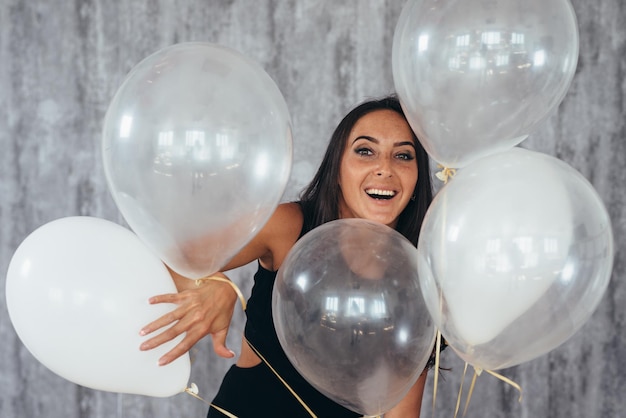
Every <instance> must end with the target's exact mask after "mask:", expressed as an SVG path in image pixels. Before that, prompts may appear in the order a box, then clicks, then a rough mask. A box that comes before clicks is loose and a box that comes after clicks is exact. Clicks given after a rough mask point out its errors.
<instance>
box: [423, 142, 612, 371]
mask: <svg viewBox="0 0 626 418" xmlns="http://www.w3.org/2000/svg"><path fill="white" fill-rule="evenodd" d="M418 254H419V263H418V266H419V273H420V274H419V277H420V282H421V284H422V286H423V289H424V295H425V298H426V301H427V305H428V307H429V311H430V312H431V314H432V315H433V317H434V318H435V322H436V323H437V326H438V327H439V329H440V330H441V332H442V335H443V336H444V337H445V338H446V340H447V341H448V343H449V344H450V346H451V347H452V348H453V349H454V350H455V351H456V352H457V353H459V355H460V356H461V357H462V358H464V359H465V360H466V361H468V362H469V363H470V364H473V365H475V366H477V367H480V368H483V369H491V370H495V369H500V368H504V367H509V366H513V365H516V364H519V363H521V362H523V361H526V360H530V359H532V358H535V357H537V356H539V355H541V354H544V353H546V352H548V351H550V350H552V349H553V348H555V347H556V346H558V345H559V344H561V343H562V342H563V341H565V340H566V339H567V338H569V337H570V336H571V335H573V334H574V332H575V331H576V330H577V329H578V328H580V326H582V324H583V323H584V321H586V320H587V319H588V317H589V316H590V315H591V313H592V312H593V311H594V310H595V308H596V306H597V304H598V303H599V301H600V299H601V297H602V295H603V293H604V291H605V289H606V287H607V285H608V280H609V278H610V274H611V268H612V260H613V239H612V232H611V224H610V219H609V217H608V213H607V211H606V208H605V207H604V205H603V204H602V201H601V200H600V198H599V197H598V195H597V193H596V192H595V190H594V189H593V187H592V186H591V185H590V184H589V182H588V181H587V180H586V179H585V178H584V177H583V176H582V175H580V173H578V172H576V171H575V170H574V169H573V168H571V167H569V166H568V165H567V164H565V163H564V162H562V161H560V160H558V159H556V158H553V157H550V156H547V155H545V154H541V153H536V152H532V151H528V150H524V149H521V148H513V149H511V150H509V151H505V152H502V153H498V154H494V155H491V156H489V157H485V158H482V159H479V160H477V161H475V162H473V163H471V164H470V165H468V166H467V167H464V168H463V169H461V170H459V172H458V174H457V175H456V176H455V177H453V178H452V179H451V180H450V182H449V183H448V184H446V185H445V186H444V187H443V188H442V189H441V191H440V192H439V194H438V195H437V196H436V198H435V199H434V201H433V203H432V205H431V207H430V208H429V210H428V213H427V215H426V218H425V220H424V223H423V225H422V230H421V234H420V239H419V243H418Z"/></svg>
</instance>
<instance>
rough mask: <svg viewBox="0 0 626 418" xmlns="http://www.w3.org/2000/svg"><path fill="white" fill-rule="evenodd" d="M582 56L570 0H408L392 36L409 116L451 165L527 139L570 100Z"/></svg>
mask: <svg viewBox="0 0 626 418" xmlns="http://www.w3.org/2000/svg"><path fill="white" fill-rule="evenodd" d="M577 61H578V28H577V22H576V16H575V14H574V10H573V8H572V6H571V4H570V2H569V0H550V1H544V0H528V1H523V2H516V1H509V0H494V1H489V2H485V1H482V0H409V2H408V3H407V4H406V5H405V7H404V9H403V10H402V13H401V16H400V19H399V21H398V24H397V26H396V31H395V34H394V40H393V59H392V64H393V76H394V83H395V86H396V91H397V92H398V95H399V97H400V101H401V103H402V106H403V108H404V110H405V112H406V114H407V118H408V120H409V122H410V124H411V127H412V128H413V130H414V131H415V132H416V133H417V136H418V137H419V138H420V140H421V141H422V143H423V145H424V147H425V149H426V150H427V151H428V153H429V154H430V155H431V157H433V158H434V159H435V160H436V161H437V162H439V163H440V164H442V165H444V166H446V167H462V166H465V165H467V164H468V163H469V162H471V161H473V160H476V159H477V158H480V157H482V156H486V155H488V154H491V153H494V152H497V151H503V150H506V149H509V148H511V147H512V146H514V145H516V144H518V143H520V142H521V141H523V140H524V139H525V138H526V137H527V136H528V134H529V133H530V132H531V131H532V130H533V129H534V128H535V127H536V126H537V125H538V124H539V123H541V122H543V121H544V120H545V119H546V118H547V117H548V116H549V115H550V114H551V113H552V111H553V110H554V109H556V107H557V106H558V105H559V103H560V102H561V101H562V99H563V97H564V96H565V93H566V92H567V89H568V88H569V85H570V84H571V81H572V78H573V76H574V73H575V70H576V65H577Z"/></svg>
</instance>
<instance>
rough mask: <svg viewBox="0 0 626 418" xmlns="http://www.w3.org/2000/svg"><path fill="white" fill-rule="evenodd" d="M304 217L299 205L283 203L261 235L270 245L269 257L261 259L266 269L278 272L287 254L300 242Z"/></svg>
mask: <svg viewBox="0 0 626 418" xmlns="http://www.w3.org/2000/svg"><path fill="white" fill-rule="evenodd" d="M303 222H304V216H303V214H302V209H301V208H300V205H299V204H298V203H293V202H291V203H282V204H280V205H278V207H277V208H276V211H275V212H274V214H273V215H272V217H271V218H270V220H269V221H268V222H267V224H266V225H265V227H264V228H263V231H262V232H261V234H263V235H264V237H265V238H264V241H265V242H266V243H267V245H268V249H269V252H268V254H267V255H268V256H267V257H261V262H262V264H263V265H264V267H266V268H268V269H271V270H278V268H279V267H280V265H281V264H282V262H283V260H284V258H285V257H286V256H287V253H288V252H289V250H290V249H291V247H292V246H293V244H295V242H296V241H297V240H298V237H299V236H300V232H301V231H302V224H303Z"/></svg>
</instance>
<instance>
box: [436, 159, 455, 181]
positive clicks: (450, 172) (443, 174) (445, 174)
mask: <svg viewBox="0 0 626 418" xmlns="http://www.w3.org/2000/svg"><path fill="white" fill-rule="evenodd" d="M437 168H441V169H442V170H441V171H438V172H436V173H435V176H436V177H437V178H438V179H439V180H441V181H443V183H444V184H446V183H447V182H448V180H449V179H451V178H452V177H454V176H455V175H456V168H449V167H444V166H442V165H441V164H437Z"/></svg>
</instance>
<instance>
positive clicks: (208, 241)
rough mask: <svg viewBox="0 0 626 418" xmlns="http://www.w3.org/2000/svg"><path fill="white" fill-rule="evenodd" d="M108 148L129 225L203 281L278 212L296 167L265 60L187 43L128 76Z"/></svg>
mask: <svg viewBox="0 0 626 418" xmlns="http://www.w3.org/2000/svg"><path fill="white" fill-rule="evenodd" d="M102 149H103V157H104V168H105V173H106V177H107V181H108V185H109V189H110V190H111V193H112V195H113V198H114V200H115V202H116V204H117V206H118V208H119V210H120V211H121V213H122V215H123V216H124V219H125V220H126V222H127V223H128V225H129V226H130V227H131V228H132V229H133V231H134V232H135V233H136V234H137V235H138V236H139V237H140V238H141V239H142V240H143V241H144V242H145V243H146V245H147V246H149V247H150V248H151V249H152V250H153V251H154V252H155V253H156V254H157V255H158V256H159V257H160V258H161V259H162V260H163V261H164V262H165V263H166V264H167V265H168V266H170V267H171V268H172V269H173V270H175V271H176V272H178V273H180V274H182V275H183V276H186V277H189V278H191V279H196V278H199V277H203V276H206V275H209V274H212V273H214V272H215V271H218V270H220V269H221V268H222V267H223V266H224V265H225V264H226V263H227V262H228V260H230V258H232V256H234V255H235V254H236V253H237V252H238V251H239V250H240V249H241V248H242V247H243V246H244V245H245V244H247V243H248V242H249V240H250V239H252V237H253V236H254V235H255V234H256V233H257V232H258V231H259V230H260V229H261V227H262V226H263V225H264V224H265V222H267V220H268V219H269V217H270V216H271V214H272V213H273V212H274V210H275V208H276V206H277V205H278V203H279V201H280V199H281V197H282V194H283V192H284V189H285V186H286V184H287V181H288V179H289V173H290V170H291V162H292V136H291V121H290V117H289V113H288V109H287V106H286V103H285V101H284V98H283V96H282V95H281V93H280V91H279V89H278V87H277V86H276V84H275V83H274V82H273V80H272V79H271V78H270V76H269V75H268V74H267V73H266V72H265V71H264V70H263V69H262V68H261V66H260V65H258V64H257V63H255V62H253V61H252V60H250V59H248V58H246V57H245V56H243V55H242V54H240V53H238V52H236V51H233V50H231V49H228V48H226V47H223V46H219V45H215V44H211V43H202V42H190V43H181V44H176V45H173V46H170V47H167V48H164V49H162V50H160V51H157V52H155V53H154V54H152V55H150V56H149V57H147V58H145V59H144V60H143V61H141V62H140V63H139V64H137V65H136V66H135V67H134V68H133V69H132V71H131V72H130V73H129V74H128V76H127V77H126V79H125V81H124V82H123V84H122V85H121V86H120V88H119V90H118V91H117V93H116V94H115V97H114V98H113V100H112V102H111V104H110V105H109V108H108V111H107V113H106V117H105V121H104V130H103V140H102Z"/></svg>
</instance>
